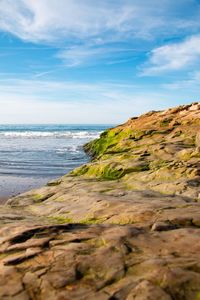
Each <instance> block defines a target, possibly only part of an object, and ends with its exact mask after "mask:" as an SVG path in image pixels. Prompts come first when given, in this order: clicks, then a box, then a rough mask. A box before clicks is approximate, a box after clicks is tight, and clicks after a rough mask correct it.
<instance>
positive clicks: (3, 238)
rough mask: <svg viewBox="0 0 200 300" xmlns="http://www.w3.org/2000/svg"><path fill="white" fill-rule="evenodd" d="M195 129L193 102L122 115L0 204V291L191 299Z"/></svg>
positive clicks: (198, 187)
mask: <svg viewBox="0 0 200 300" xmlns="http://www.w3.org/2000/svg"><path fill="white" fill-rule="evenodd" d="M199 132H200V107H199V104H198V103H195V104H192V105H183V106H180V107H176V108H173V109H169V110H166V111H163V112H154V111H152V112H150V113H147V114H144V115H142V116H140V117H138V118H132V119H130V120H129V121H128V122H127V123H125V124H123V125H120V126H117V127H115V128H113V129H110V130H106V131H105V132H104V133H102V135H101V138H100V139H97V140H95V141H92V142H90V143H89V144H87V145H86V146H85V149H86V150H87V151H88V152H89V153H90V154H91V155H92V157H93V160H92V161H91V162H90V163H88V164H87V165H84V166H81V167H79V168H78V169H75V170H74V171H72V172H71V173H70V174H67V175H65V176H63V177H62V178H60V179H56V180H53V181H52V182H50V183H49V184H48V185H47V186H45V187H42V188H40V189H36V190H33V191H29V192H27V193H24V194H22V195H18V196H16V197H14V198H12V199H10V200H9V201H8V202H7V205H4V206H0V299H3V300H8V299H14V300H15V299H16V300H26V299H34V300H35V299H36V300H37V299H38V300H42V299H48V300H51V299H52V300H54V299H55V300H61V299H63V300H64V299H66V300H67V299H75V300H76V299H77V300H85V299H89V300H90V299H91V300H92V299H96V300H111V299H116V300H117V299H120V300H125V299H126V300H127V299H128V300H130V299H137V300H143V299H144V300H146V299H152V300H157V299H163V300H171V299H177V300H181V299H184V300H191V299H196V300H197V299H199V296H200V289H199V287H200V263H199V262H200V228H199V226H200V202H199V195H200V181H199V176H200V173H199V172H200V156H199V150H198V149H199V147H200V142H199Z"/></svg>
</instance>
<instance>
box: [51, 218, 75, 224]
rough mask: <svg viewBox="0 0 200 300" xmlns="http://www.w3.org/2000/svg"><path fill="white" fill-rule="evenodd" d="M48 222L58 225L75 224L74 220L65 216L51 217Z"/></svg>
mask: <svg viewBox="0 0 200 300" xmlns="http://www.w3.org/2000/svg"><path fill="white" fill-rule="evenodd" d="M48 220H49V221H50V222H52V223H56V224H65V223H73V219H72V218H69V217H65V216H50V217H48Z"/></svg>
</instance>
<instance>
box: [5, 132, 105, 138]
mask: <svg viewBox="0 0 200 300" xmlns="http://www.w3.org/2000/svg"><path fill="white" fill-rule="evenodd" d="M100 133H101V132H92V131H77V132H74V131H60V132H59V131H1V132H0V136H3V137H8V138H51V137H52V138H72V139H95V138H98V137H99V135H100Z"/></svg>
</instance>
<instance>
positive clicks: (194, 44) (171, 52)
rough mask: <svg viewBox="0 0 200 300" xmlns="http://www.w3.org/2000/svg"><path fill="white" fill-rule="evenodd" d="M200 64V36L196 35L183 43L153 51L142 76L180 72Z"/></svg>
mask: <svg viewBox="0 0 200 300" xmlns="http://www.w3.org/2000/svg"><path fill="white" fill-rule="evenodd" d="M199 62H200V35H194V36H191V37H189V38H187V39H186V40H184V41H182V42H179V43H174V44H169V45H165V46H162V47H158V48H155V49H153V50H152V51H151V53H150V58H149V61H148V62H147V63H146V66H145V68H144V70H143V71H142V75H156V74H161V73H165V72H171V71H179V70H182V69H186V68H189V67H191V66H193V65H194V64H196V63H199Z"/></svg>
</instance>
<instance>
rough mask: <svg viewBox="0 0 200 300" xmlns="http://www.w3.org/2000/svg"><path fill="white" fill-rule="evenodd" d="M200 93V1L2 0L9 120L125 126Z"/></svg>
mask: <svg viewBox="0 0 200 300" xmlns="http://www.w3.org/2000/svg"><path fill="white" fill-rule="evenodd" d="M199 94H200V0H176V1H174V0H101V1H99V0H14V1H13V0H0V123H3V124H11V123H18V124H22V123H66V124H67V123H72V124H81V123H84V124H91V123H93V124H101V123H104V124H106V123H107V124H112V123H113V124H118V123H121V122H124V121H126V120H127V119H128V118H130V117H133V116H136V115H138V114H141V113H144V112H147V111H149V110H161V109H165V108H168V107H172V106H177V105H180V104H186V103H191V102H195V101H199Z"/></svg>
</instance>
